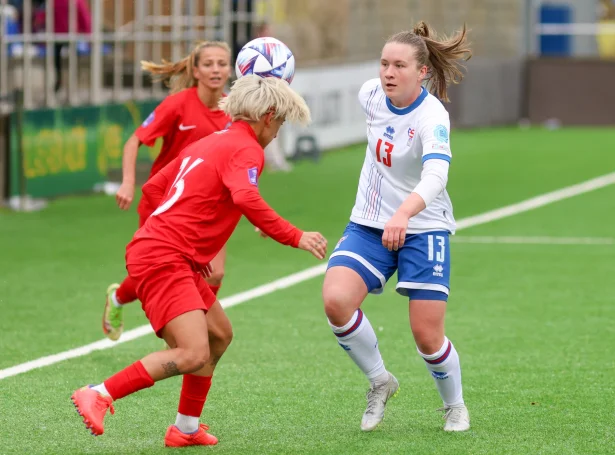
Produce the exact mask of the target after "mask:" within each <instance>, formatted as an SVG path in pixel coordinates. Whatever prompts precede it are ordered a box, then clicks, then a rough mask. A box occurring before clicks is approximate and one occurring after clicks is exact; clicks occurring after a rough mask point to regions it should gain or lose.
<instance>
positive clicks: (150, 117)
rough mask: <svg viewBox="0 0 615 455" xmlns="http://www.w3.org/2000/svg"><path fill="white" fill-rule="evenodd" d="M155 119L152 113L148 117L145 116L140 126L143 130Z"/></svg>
mask: <svg viewBox="0 0 615 455" xmlns="http://www.w3.org/2000/svg"><path fill="white" fill-rule="evenodd" d="M155 117H156V114H155V113H154V112H152V113H151V114H150V115H148V116H147V118H146V119H145V120H144V121H143V123H141V126H142V127H143V128H147V127H148V126H149V125H150V123H152V122H153V121H154V118H155Z"/></svg>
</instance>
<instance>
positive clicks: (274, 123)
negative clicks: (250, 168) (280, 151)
mask: <svg viewBox="0 0 615 455" xmlns="http://www.w3.org/2000/svg"><path fill="white" fill-rule="evenodd" d="M268 117H269V118H268V119H266V120H265V128H264V129H263V132H262V134H261V137H260V138H259V139H260V140H259V141H258V142H259V143H260V145H262V147H263V148H265V147H267V146H268V145H269V144H270V143H271V141H273V140H274V139H275V138H276V137H277V136H278V133H279V131H280V128H281V127H282V125H283V124H284V119H276V118H274V117H273V114H271V115H270V114H268Z"/></svg>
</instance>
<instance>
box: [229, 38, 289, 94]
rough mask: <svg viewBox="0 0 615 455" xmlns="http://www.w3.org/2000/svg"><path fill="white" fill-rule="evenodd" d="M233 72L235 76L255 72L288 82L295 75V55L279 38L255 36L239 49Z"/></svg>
mask: <svg viewBox="0 0 615 455" xmlns="http://www.w3.org/2000/svg"><path fill="white" fill-rule="evenodd" d="M235 72H236V73H237V77H241V76H245V75H246V74H256V75H257V76H260V77H277V78H279V79H283V80H285V81H286V82H288V83H289V84H290V83H291V82H292V80H293V77H294V76H295V57H294V56H293V53H292V52H291V51H290V49H289V48H288V46H286V44H284V43H283V42H282V41H280V40H277V39H275V38H268V37H267V38H256V39H254V40H252V41H250V42H249V43H248V44H246V45H245V46H244V47H242V48H241V51H239V54H238V55H237V62H236V63H235Z"/></svg>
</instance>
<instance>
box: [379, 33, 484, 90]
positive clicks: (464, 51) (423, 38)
mask: <svg viewBox="0 0 615 455" xmlns="http://www.w3.org/2000/svg"><path fill="white" fill-rule="evenodd" d="M466 35H467V30H466V26H465V24H464V26H463V28H462V29H461V30H460V31H458V32H457V33H456V34H455V36H453V37H450V38H449V37H443V38H442V39H438V37H437V36H436V33H435V31H434V30H433V29H430V28H429V26H428V25H427V24H426V23H425V22H423V21H421V22H419V23H418V24H416V26H415V27H414V28H413V29H412V31H411V32H410V31H407V32H400V33H397V34H395V35H393V36H391V37H390V38H389V39H388V40H387V43H401V44H408V45H410V46H413V47H414V48H415V49H416V60H417V62H418V64H419V67H422V66H423V65H425V66H427V67H428V68H429V74H428V76H427V78H426V80H427V81H428V82H429V86H430V89H431V91H432V92H435V94H436V95H437V96H438V98H440V99H441V100H442V101H449V99H448V95H447V87H448V86H449V85H450V84H458V83H460V82H461V80H462V79H463V72H462V69H463V68H464V66H463V65H462V64H461V63H460V60H461V61H466V60H469V59H470V57H472V50H471V49H470V47H469V45H468V43H467V41H466Z"/></svg>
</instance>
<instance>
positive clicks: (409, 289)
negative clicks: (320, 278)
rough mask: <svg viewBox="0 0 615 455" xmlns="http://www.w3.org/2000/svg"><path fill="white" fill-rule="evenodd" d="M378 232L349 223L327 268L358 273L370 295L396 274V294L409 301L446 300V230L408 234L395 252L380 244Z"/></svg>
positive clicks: (448, 268) (448, 261)
mask: <svg viewBox="0 0 615 455" xmlns="http://www.w3.org/2000/svg"><path fill="white" fill-rule="evenodd" d="M382 233H383V231H382V230H381V229H375V228H371V227H367V226H362V225H359V224H356V223H353V222H350V223H349V224H348V226H347V227H346V230H345V231H344V235H343V236H342V238H341V239H340V241H339V242H338V243H337V245H336V247H335V249H334V250H333V254H331V257H330V258H329V264H328V265H327V269H329V268H331V267H339V266H342V267H348V268H349V269H352V270H354V271H355V272H357V273H358V274H359V275H360V276H361V278H363V281H364V282H365V284H366V285H367V290H368V291H369V292H370V293H372V294H380V293H382V291H383V290H384V285H385V284H386V282H387V281H388V280H389V278H391V276H393V274H394V273H395V271H397V272H398V273H397V288H396V289H397V292H398V293H399V294H401V295H403V296H406V297H409V298H410V300H444V301H446V300H448V293H449V289H450V276H451V254H450V248H449V232H448V231H432V232H425V233H423V234H408V235H406V240H405V241H404V245H403V246H402V247H401V248H400V249H399V250H398V251H389V250H387V249H386V248H385V247H384V246H383V245H382Z"/></svg>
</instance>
